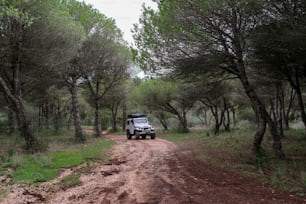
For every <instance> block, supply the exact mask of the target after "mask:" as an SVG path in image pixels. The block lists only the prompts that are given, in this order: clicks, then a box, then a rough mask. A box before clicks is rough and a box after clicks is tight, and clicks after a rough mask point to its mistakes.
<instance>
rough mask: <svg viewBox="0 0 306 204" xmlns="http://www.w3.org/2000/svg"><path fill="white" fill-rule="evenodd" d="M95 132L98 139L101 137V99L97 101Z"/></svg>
mask: <svg viewBox="0 0 306 204" xmlns="http://www.w3.org/2000/svg"><path fill="white" fill-rule="evenodd" d="M95 106H96V110H95V131H96V137H100V136H101V116H100V101H99V99H96V100H95Z"/></svg>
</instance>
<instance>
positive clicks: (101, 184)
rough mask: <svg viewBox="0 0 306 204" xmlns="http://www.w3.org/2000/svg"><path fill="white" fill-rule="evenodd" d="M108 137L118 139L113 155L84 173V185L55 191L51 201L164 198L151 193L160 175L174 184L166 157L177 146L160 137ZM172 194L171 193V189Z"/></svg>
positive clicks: (169, 155)
mask: <svg viewBox="0 0 306 204" xmlns="http://www.w3.org/2000/svg"><path fill="white" fill-rule="evenodd" d="M108 137H109V138H111V139H113V140H115V141H116V142H117V145H115V147H114V149H113V151H112V159H111V160H110V161H108V162H106V163H105V164H104V165H101V166H99V167H97V168H96V169H93V170H92V171H91V172H90V174H89V175H82V176H81V181H82V183H83V184H82V185H81V186H78V187H74V188H71V189H68V190H66V192H58V193H56V194H54V195H52V197H50V198H49V199H48V203H160V202H161V199H160V195H155V194H154V193H152V192H153V191H154V190H153V188H154V184H155V182H156V180H157V179H159V180H163V181H164V182H167V183H168V185H172V184H171V181H170V180H169V176H170V175H169V174H168V173H169V171H170V168H169V166H168V165H167V161H168V160H169V159H170V158H172V157H174V152H175V149H176V146H175V145H174V144H173V143H171V142H167V141H165V140H160V139H156V140H150V139H147V140H126V139H125V138H124V137H123V136H108ZM167 180H169V181H167ZM169 194H170V195H169V197H172V195H171V192H169ZM152 196H154V197H152ZM155 196H156V197H155ZM164 196H165V197H167V195H164Z"/></svg>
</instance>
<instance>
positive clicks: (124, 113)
mask: <svg viewBox="0 0 306 204" xmlns="http://www.w3.org/2000/svg"><path fill="white" fill-rule="evenodd" d="M126 115H127V114H126V103H125V102H123V106H122V130H123V131H125V127H126V118H127V116H126Z"/></svg>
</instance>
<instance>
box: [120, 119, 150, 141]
mask: <svg viewBox="0 0 306 204" xmlns="http://www.w3.org/2000/svg"><path fill="white" fill-rule="evenodd" d="M134 135H135V136H136V139H139V137H140V136H141V138H142V139H146V137H147V136H150V137H151V139H155V131H154V128H153V127H152V126H151V125H149V121H148V118H147V115H145V114H131V115H128V119H127V120H126V137H127V139H129V140H130V139H132V136H134Z"/></svg>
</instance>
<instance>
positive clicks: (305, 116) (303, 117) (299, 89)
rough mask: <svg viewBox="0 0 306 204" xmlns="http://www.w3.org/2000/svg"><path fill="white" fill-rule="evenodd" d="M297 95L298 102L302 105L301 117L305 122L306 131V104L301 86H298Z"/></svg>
mask: <svg viewBox="0 0 306 204" xmlns="http://www.w3.org/2000/svg"><path fill="white" fill-rule="evenodd" d="M296 95H297V99H298V103H299V106H300V113H301V117H302V122H303V124H304V128H305V131H306V113H305V105H304V100H303V96H302V91H301V88H300V87H297V89H296Z"/></svg>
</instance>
